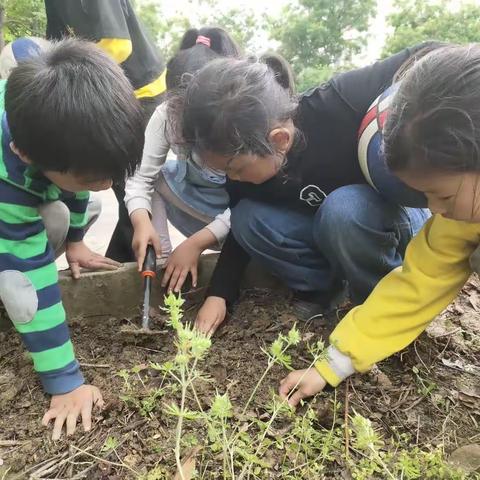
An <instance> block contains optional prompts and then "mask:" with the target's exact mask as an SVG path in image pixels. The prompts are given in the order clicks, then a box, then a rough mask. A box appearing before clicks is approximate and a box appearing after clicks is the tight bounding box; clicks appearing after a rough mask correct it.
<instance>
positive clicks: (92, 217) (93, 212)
mask: <svg viewBox="0 0 480 480" xmlns="http://www.w3.org/2000/svg"><path fill="white" fill-rule="evenodd" d="M101 213H102V199H101V198H100V195H98V194H95V193H90V198H89V199H88V206H87V216H88V222H87V225H88V227H90V226H91V225H93V224H94V223H95V222H96V221H97V220H98V217H99V216H100V214H101Z"/></svg>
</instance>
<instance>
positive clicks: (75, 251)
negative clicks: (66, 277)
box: [65, 241, 122, 279]
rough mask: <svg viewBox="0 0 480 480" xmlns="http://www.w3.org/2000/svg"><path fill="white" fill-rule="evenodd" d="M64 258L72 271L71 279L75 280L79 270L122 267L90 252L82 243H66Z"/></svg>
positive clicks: (78, 276) (109, 259) (113, 261)
mask: <svg viewBox="0 0 480 480" xmlns="http://www.w3.org/2000/svg"><path fill="white" fill-rule="evenodd" d="M65 256H66V257H67V262H68V265H69V266H70V270H71V271H72V277H73V278H75V279H77V278H80V269H81V268H88V269H89V270H116V269H117V268H119V267H121V265H122V264H121V263H118V262H116V261H115V260H112V259H111V258H107V257H104V256H103V255H100V254H99V253H95V252H92V251H91V250H90V249H89V248H88V247H87V246H86V245H85V243H83V241H81V242H69V243H67V247H66V251H65Z"/></svg>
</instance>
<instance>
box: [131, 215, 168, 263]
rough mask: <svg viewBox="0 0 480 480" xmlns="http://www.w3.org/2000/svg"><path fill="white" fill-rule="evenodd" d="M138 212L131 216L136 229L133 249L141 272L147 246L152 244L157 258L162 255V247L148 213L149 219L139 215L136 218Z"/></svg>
mask: <svg viewBox="0 0 480 480" xmlns="http://www.w3.org/2000/svg"><path fill="white" fill-rule="evenodd" d="M137 212H139V211H138V210H135V211H134V212H133V213H132V216H131V219H132V224H133V228H134V233H133V240H132V249H133V252H134V253H135V257H136V259H137V265H138V271H139V272H141V271H142V267H143V261H144V260H145V255H146V252H147V245H149V244H150V245H152V246H153V248H154V249H155V253H156V254H157V258H159V257H160V256H161V255H162V245H161V243H160V237H159V235H158V233H157V231H156V230H155V227H154V226H153V224H152V222H151V221H150V218H149V217H148V213H147V214H146V215H147V218H145V216H144V215H137V217H135V214H136V213H137Z"/></svg>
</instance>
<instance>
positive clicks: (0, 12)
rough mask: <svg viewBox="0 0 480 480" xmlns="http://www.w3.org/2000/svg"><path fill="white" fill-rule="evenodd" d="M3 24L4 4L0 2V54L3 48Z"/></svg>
mask: <svg viewBox="0 0 480 480" xmlns="http://www.w3.org/2000/svg"><path fill="white" fill-rule="evenodd" d="M4 24H5V2H4V0H0V52H1V51H2V50H3V47H4V46H5V38H4V36H3V27H4Z"/></svg>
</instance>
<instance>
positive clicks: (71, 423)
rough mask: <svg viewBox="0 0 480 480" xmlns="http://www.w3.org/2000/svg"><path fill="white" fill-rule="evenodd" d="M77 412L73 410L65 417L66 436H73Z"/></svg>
mask: <svg viewBox="0 0 480 480" xmlns="http://www.w3.org/2000/svg"><path fill="white" fill-rule="evenodd" d="M78 414H79V411H78V410H76V409H75V410H73V411H71V412H70V413H69V414H68V415H67V435H73V433H74V432H75V428H76V426H77V418H78Z"/></svg>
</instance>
